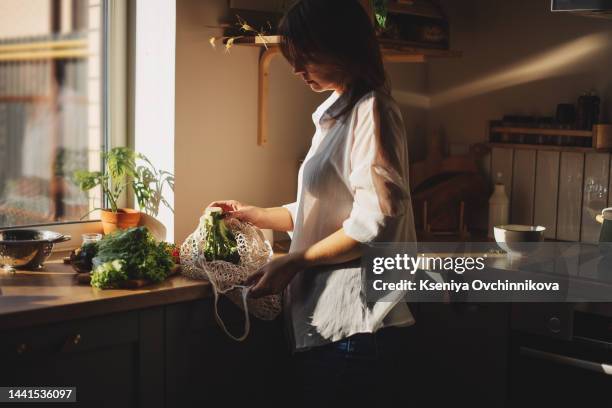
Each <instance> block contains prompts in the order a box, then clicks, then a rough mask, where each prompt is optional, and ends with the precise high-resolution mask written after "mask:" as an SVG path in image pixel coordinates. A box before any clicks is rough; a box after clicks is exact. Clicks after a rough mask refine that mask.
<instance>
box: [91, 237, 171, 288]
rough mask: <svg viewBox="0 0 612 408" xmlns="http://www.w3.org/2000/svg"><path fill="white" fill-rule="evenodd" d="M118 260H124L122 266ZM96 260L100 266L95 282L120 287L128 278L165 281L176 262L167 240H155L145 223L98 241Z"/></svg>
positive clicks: (94, 261)
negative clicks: (165, 241) (143, 225)
mask: <svg viewBox="0 0 612 408" xmlns="http://www.w3.org/2000/svg"><path fill="white" fill-rule="evenodd" d="M115 261H120V262H121V266H120V267H118V264H117V263H114V262H115ZM93 263H94V265H97V266H96V267H95V269H94V271H93V273H92V279H91V284H92V286H96V287H98V288H102V289H103V288H108V287H116V286H117V285H118V284H119V283H120V282H121V281H125V280H128V279H146V280H149V281H151V282H153V283H156V282H161V281H163V280H164V279H166V278H167V277H168V274H169V273H170V270H171V269H172V267H173V266H174V262H173V261H172V256H171V255H170V254H169V253H168V251H167V246H166V244H165V243H163V242H160V243H158V242H157V241H155V238H153V236H152V235H151V233H150V232H149V231H148V230H147V229H146V228H145V227H135V228H130V229H127V230H119V231H116V232H114V233H112V234H110V235H107V236H105V237H104V238H103V239H102V240H101V241H100V242H98V253H97V255H96V257H95V258H94V259H93ZM109 263H110V264H111V265H109Z"/></svg>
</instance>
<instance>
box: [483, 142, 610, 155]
mask: <svg viewBox="0 0 612 408" xmlns="http://www.w3.org/2000/svg"><path fill="white" fill-rule="evenodd" d="M487 146H489V147H491V148H493V147H497V148H503V149H518V150H548V151H555V152H575V153H596V152H606V151H609V150H607V149H606V150H598V149H595V148H593V147H579V146H553V145H533V144H523V143H487Z"/></svg>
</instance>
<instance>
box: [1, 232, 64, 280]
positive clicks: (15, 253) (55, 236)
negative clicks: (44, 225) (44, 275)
mask: <svg viewBox="0 0 612 408" xmlns="http://www.w3.org/2000/svg"><path fill="white" fill-rule="evenodd" d="M70 239H71V238H70V236H69V235H63V234H60V233H57V232H53V231H38V230H32V229H9V230H4V231H0V265H2V266H4V268H5V269H6V270H9V271H11V270H13V269H15V268H17V269H29V270H36V269H40V268H42V266H43V264H44V263H45V261H46V260H47V258H48V257H49V255H51V251H52V250H53V245H54V244H57V243H60V242H65V241H68V240H70Z"/></svg>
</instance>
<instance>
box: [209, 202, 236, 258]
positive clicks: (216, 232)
mask: <svg viewBox="0 0 612 408" xmlns="http://www.w3.org/2000/svg"><path fill="white" fill-rule="evenodd" d="M204 228H205V230H206V242H205V243H204V248H203V249H204V251H203V252H204V257H205V258H206V260H207V261H209V262H210V261H226V262H231V263H234V264H237V263H238V262H240V254H238V243H237V242H236V237H235V236H234V234H233V233H232V232H231V231H230V230H229V229H228V228H227V226H226V225H225V222H224V221H223V214H222V213H221V212H220V211H214V210H213V211H208V212H207V213H206V215H205V217H204Z"/></svg>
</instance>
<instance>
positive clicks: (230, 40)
mask: <svg viewBox="0 0 612 408" xmlns="http://www.w3.org/2000/svg"><path fill="white" fill-rule="evenodd" d="M236 20H237V22H236V25H237V26H238V27H239V29H240V32H241V33H243V35H235V36H220V37H210V39H209V43H210V45H211V46H212V47H213V48H217V40H221V41H222V42H223V43H224V44H225V52H227V53H229V52H230V49H231V48H232V46H233V45H234V41H236V40H238V39H240V38H244V37H249V36H250V37H257V38H259V39H260V40H261V43H262V44H263V46H264V47H265V48H266V49H267V48H268V40H267V39H266V36H267V35H268V34H269V33H270V31H272V24H270V22H269V21H268V22H267V23H266V25H267V27H266V28H263V27H262V28H260V29H259V30H256V29H255V28H253V27H252V26H251V25H249V24H248V23H247V22H246V21H245V20H243V19H242V18H241V17H240V16H238V15H237V16H236Z"/></svg>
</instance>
